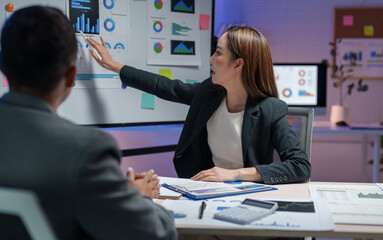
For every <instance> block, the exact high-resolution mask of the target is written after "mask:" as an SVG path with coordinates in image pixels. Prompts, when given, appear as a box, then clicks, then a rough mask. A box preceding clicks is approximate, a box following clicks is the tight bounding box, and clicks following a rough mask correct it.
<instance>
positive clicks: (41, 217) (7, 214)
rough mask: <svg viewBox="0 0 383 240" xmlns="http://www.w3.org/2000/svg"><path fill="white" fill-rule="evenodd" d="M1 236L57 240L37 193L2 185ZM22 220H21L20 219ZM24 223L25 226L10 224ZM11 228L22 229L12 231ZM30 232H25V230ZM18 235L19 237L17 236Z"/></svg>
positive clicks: (0, 194)
mask: <svg viewBox="0 0 383 240" xmlns="http://www.w3.org/2000/svg"><path fill="white" fill-rule="evenodd" d="M0 214H1V220H2V221H3V223H2V224H1V225H2V226H1V228H2V229H0V238H1V239H2V238H3V237H4V235H5V236H7V237H10V236H12V239H15V238H18V239H20V238H22V239H32V240H56V239H57V238H56V236H55V234H54V232H53V230H52V228H51V226H50V224H49V222H48V219H47V217H46V216H45V214H44V211H43V209H42V208H41V207H40V204H39V200H38V198H37V197H36V195H35V194H34V193H33V192H31V191H28V190H22V189H13V188H5V187H0ZM20 220H21V221H20ZM21 222H22V223H23V226H10V225H11V224H13V223H21ZM9 229H18V230H21V231H18V232H10V231H9ZM25 230H26V233H28V234H24V233H23V231H24V232H25ZM15 236H17V237H15Z"/></svg>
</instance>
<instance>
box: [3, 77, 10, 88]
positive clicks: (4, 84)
mask: <svg viewBox="0 0 383 240" xmlns="http://www.w3.org/2000/svg"><path fill="white" fill-rule="evenodd" d="M3 86H4V87H8V86H9V83H8V79H7V77H6V76H5V75H4V74H3Z"/></svg>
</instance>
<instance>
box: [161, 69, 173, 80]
mask: <svg viewBox="0 0 383 240" xmlns="http://www.w3.org/2000/svg"><path fill="white" fill-rule="evenodd" d="M160 75H161V76H164V77H167V78H170V79H173V76H172V70H171V69H160Z"/></svg>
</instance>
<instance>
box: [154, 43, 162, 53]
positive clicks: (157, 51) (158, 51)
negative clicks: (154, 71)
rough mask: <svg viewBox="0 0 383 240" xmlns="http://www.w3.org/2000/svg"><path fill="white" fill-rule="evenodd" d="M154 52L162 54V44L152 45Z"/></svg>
mask: <svg viewBox="0 0 383 240" xmlns="http://www.w3.org/2000/svg"><path fill="white" fill-rule="evenodd" d="M154 51H155V52H156V53H160V52H162V44H161V43H159V42H157V43H155V44H154Z"/></svg>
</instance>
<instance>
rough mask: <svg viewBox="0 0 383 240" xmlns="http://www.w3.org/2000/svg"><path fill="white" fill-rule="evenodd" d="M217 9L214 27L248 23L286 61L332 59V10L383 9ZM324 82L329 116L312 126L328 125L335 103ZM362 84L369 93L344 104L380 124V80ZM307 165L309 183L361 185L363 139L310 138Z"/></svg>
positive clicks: (256, 2) (330, 2)
mask: <svg viewBox="0 0 383 240" xmlns="http://www.w3.org/2000/svg"><path fill="white" fill-rule="evenodd" d="M215 6H216V17H215V29H219V27H220V26H221V24H228V23H235V24H248V25H251V26H253V27H255V28H257V29H258V30H260V31H261V32H262V33H263V34H264V35H265V36H266V38H267V39H268V41H269V44H270V47H271V51H272V55H273V60H274V62H280V63H284V62H286V63H288V62H321V61H322V59H328V60H330V59H331V57H330V54H329V52H330V46H329V44H328V42H330V41H332V32H333V30H332V28H333V8H334V7H370V6H383V1H380V0H353V1H347V0H309V1H307V0H289V1H285V0H273V1H262V0H252V1H248V0H247V1H246V0H236V1H233V0H216V2H215ZM382 27H383V25H382ZM328 72H329V71H328ZM327 78H328V80H327V106H328V107H327V114H326V116H316V117H315V122H318V121H319V122H320V121H329V114H330V106H331V105H333V104H337V103H338V99H339V95H338V94H339V89H336V88H334V87H333V84H332V80H331V78H330V76H329V75H328V77H327ZM365 83H367V84H368V86H369V89H368V91H367V92H364V93H363V92H362V93H361V92H356V91H354V92H353V93H352V95H351V96H346V97H345V103H346V104H348V105H350V106H351V112H352V121H353V122H362V123H368V122H381V121H383V94H382V92H383V79H382V80H368V81H365ZM346 85H347V84H346ZM344 87H345V88H346V86H344ZM344 92H347V90H345V91H344ZM372 140H373V139H372V138H371V139H369V141H372ZM367 150H368V153H367V155H368V157H367V159H372V147H371V146H370V145H369V146H368V149H367ZM311 161H312V165H313V171H312V178H311V180H313V181H316V180H320V181H360V180H361V174H362V173H361V168H362V164H364V163H362V137H360V136H359V137H358V136H352V135H350V136H340V135H339V136H335V135H331V136H330V135H319V136H317V135H314V136H313V145H312V160H311ZM371 173H372V169H371V166H368V167H367V170H366V176H367V181H371ZM379 179H380V182H381V181H382V180H383V173H381V174H380V178H379Z"/></svg>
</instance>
